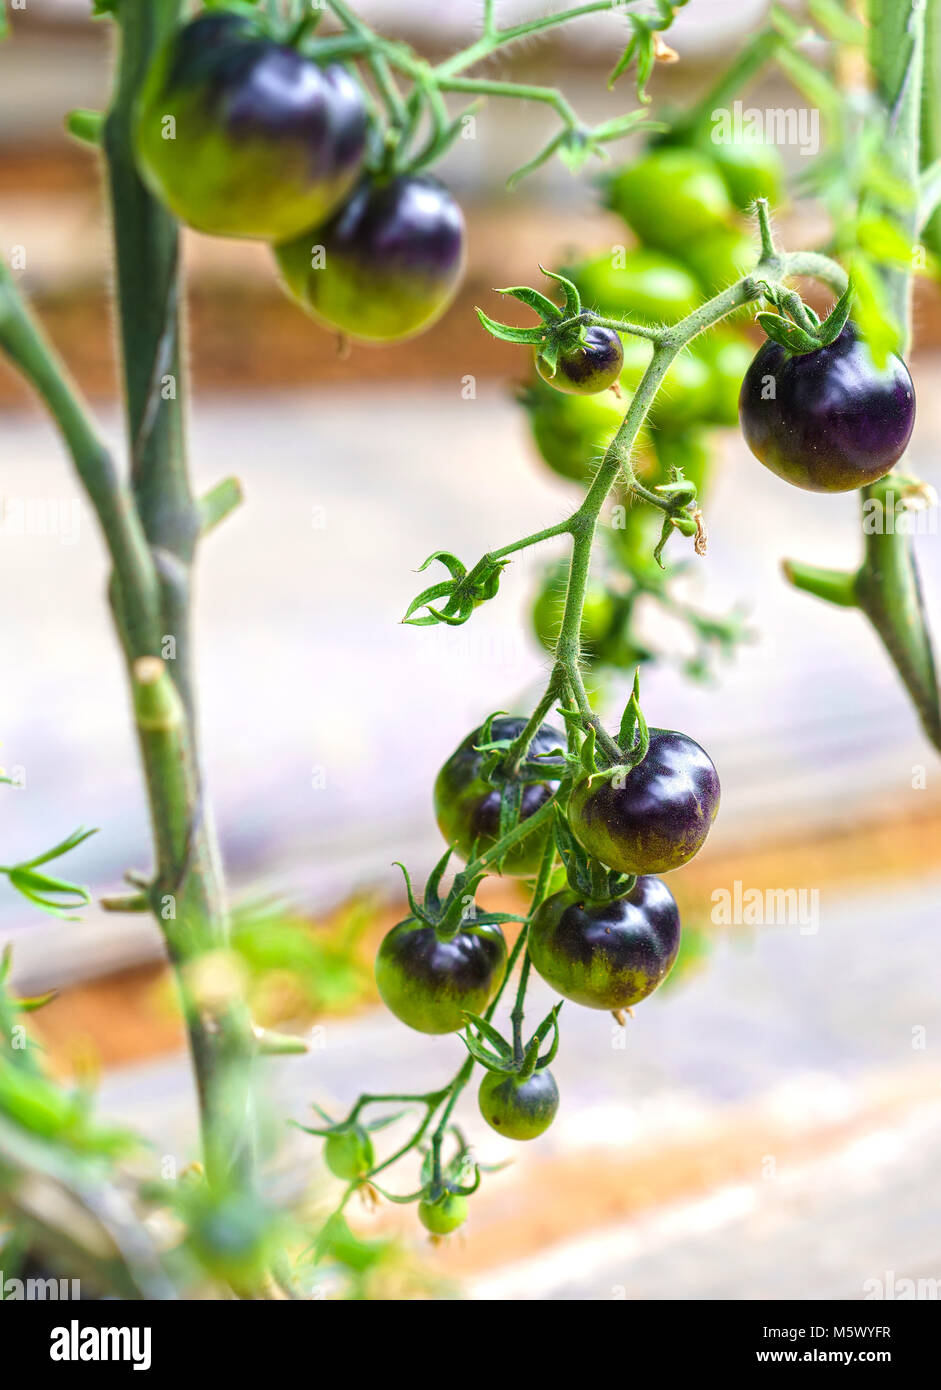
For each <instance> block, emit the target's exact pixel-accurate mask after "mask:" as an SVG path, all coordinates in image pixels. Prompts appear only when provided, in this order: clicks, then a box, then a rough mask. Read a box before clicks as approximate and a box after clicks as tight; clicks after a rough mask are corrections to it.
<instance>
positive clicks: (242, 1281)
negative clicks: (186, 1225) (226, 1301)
mask: <svg viewBox="0 0 941 1390" xmlns="http://www.w3.org/2000/svg"><path fill="white" fill-rule="evenodd" d="M190 1244H191V1246H192V1248H193V1250H194V1251H195V1253H196V1255H197V1256H198V1258H199V1260H200V1261H201V1263H202V1264H203V1265H204V1266H205V1267H206V1269H208V1270H209V1272H210V1273H211V1274H213V1275H215V1276H216V1278H219V1279H225V1280H227V1281H229V1282H230V1283H233V1284H236V1285H238V1286H239V1287H251V1286H253V1285H256V1284H258V1283H259V1282H260V1281H261V1280H262V1279H263V1278H264V1275H265V1272H266V1270H267V1267H268V1263H269V1260H270V1258H271V1256H272V1254H273V1253H274V1249H275V1247H276V1244H277V1232H276V1230H275V1228H274V1225H273V1223H272V1218H271V1214H270V1213H269V1212H267V1211H265V1210H264V1209H262V1208H261V1207H259V1205H258V1203H257V1202H255V1201H253V1200H251V1199H250V1198H247V1197H241V1196H230V1197H223V1198H222V1199H221V1200H219V1201H213V1202H212V1203H211V1204H210V1205H207V1207H206V1208H205V1210H203V1211H200V1212H199V1213H198V1214H197V1215H196V1217H195V1219H194V1220H193V1222H192V1224H191V1226H190Z"/></svg>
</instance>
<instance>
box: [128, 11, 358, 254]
mask: <svg viewBox="0 0 941 1390" xmlns="http://www.w3.org/2000/svg"><path fill="white" fill-rule="evenodd" d="M171 117H172V120H173V126H172V127H171V126H170V125H169V124H168V118H171ZM366 129H367V115H366V108H365V105H364V103H363V98H362V95H361V93H360V90H359V88H358V86H357V85H356V83H355V82H354V80H353V79H352V77H351V76H350V75H349V73H348V72H347V71H346V69H345V68H343V67H341V66H340V65H339V64H331V65H329V66H327V67H319V66H318V65H317V64H316V63H314V62H312V61H311V60H310V59H308V58H304V57H302V56H301V55H300V54H299V53H298V52H297V51H296V50H295V49H293V48H289V47H287V46H286V45H284V44H279V43H275V42H274V41H273V40H271V39H269V38H266V37H264V36H263V35H262V34H261V33H260V32H259V30H258V29H257V27H256V26H255V25H254V23H253V22H252V20H251V19H248V18H245V17H243V16H240V15H234V14H226V13H222V12H220V13H215V14H203V15H200V16H199V17H198V18H197V19H194V20H193V21H192V22H191V23H190V24H186V25H184V26H183V27H182V28H181V29H179V30H177V31H176V33H175V34H173V35H172V36H171V37H170V39H169V40H168V41H167V43H166V44H165V46H164V47H163V49H162V50H161V51H160V53H159V54H158V55H157V57H156V59H155V61H154V64H153V66H152V68H151V70H150V72H149V73H148V76H147V79H146V81H145V84H144V87H143V89H142V91H141V96H140V100H139V103H138V109H137V116H136V124H135V140H136V146H137V157H138V163H139V166H140V169H141V173H142V175H143V177H144V179H145V181H146V182H147V183H148V184H149V186H150V187H151V189H152V190H153V191H154V193H155V194H156V195H157V196H158V197H159V198H160V199H161V200H162V201H163V202H164V203H166V204H167V206H168V207H169V208H170V209H171V211H172V212H174V213H175V214H176V216H177V217H179V218H180V219H181V220H182V221H184V222H187V223H188V224H189V225H190V226H192V227H196V228H197V229H198V230H199V231H203V232H209V233H212V234H213V235H216V236H234V237H257V238H261V239H263V240H269V241H279V240H282V239H284V238H285V237H291V236H296V235H297V233H298V232H300V231H302V230H303V229H304V228H305V227H309V226H311V225H312V224H313V223H316V222H321V221H323V219H324V218H325V217H329V216H330V214H331V213H332V212H333V211H334V209H335V208H336V207H338V206H339V204H340V203H341V201H342V200H343V198H345V197H346V195H347V194H348V193H349V191H350V190H351V188H352V187H353V185H354V184H355V183H356V180H357V179H358V178H359V176H360V173H361V171H362V167H363V156H364V152H365V145H366ZM171 130H172V138H169V133H170V131H171Z"/></svg>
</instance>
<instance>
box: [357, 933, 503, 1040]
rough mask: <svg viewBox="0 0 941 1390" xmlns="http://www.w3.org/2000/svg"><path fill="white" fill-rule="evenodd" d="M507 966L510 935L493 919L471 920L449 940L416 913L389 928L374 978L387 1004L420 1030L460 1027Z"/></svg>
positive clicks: (497, 983)
mask: <svg viewBox="0 0 941 1390" xmlns="http://www.w3.org/2000/svg"><path fill="white" fill-rule="evenodd" d="M505 970H506V941H505V940H504V938H503V932H502V931H501V930H500V928H499V927H498V926H496V925H494V924H493V923H484V924H482V925H479V926H478V925H476V924H474V923H468V925H467V926H465V927H463V928H462V929H461V930H460V931H459V932H458V933H457V935H456V936H454V937H452V938H451V940H450V941H444V940H442V939H441V937H439V936H438V934H437V932H436V931H435V929H434V927H428V926H426V925H425V924H424V922H420V921H419V920H418V919H417V918H416V917H406V918H405V920H404V921H403V922H399V923H398V925H397V926H395V927H393V928H392V930H391V931H390V932H387V934H386V936H385V937H384V939H383V942H382V945H381V946H380V947H379V953H378V955H377V956H376V984H377V985H378V986H379V993H380V994H381V995H382V999H383V1002H384V1003H385V1005H386V1006H387V1008H389V1009H391V1011H392V1012H393V1013H394V1014H395V1016H396V1018H399V1019H401V1020H402V1022H403V1023H407V1024H408V1026H409V1028H415V1029H417V1030H418V1032H419V1033H456V1032H457V1030H458V1029H459V1028H463V1027H464V1024H465V1023H466V1021H467V1020H466V1019H465V1018H464V1011H465V1010H467V1012H468V1013H474V1014H482V1013H483V1012H484V1010H485V1009H486V1007H487V1005H488V1004H489V1003H490V1001H491V999H492V998H493V996H494V994H495V993H496V991H497V989H498V988H499V986H500V982H501V981H502V979H503V974H504V971H505Z"/></svg>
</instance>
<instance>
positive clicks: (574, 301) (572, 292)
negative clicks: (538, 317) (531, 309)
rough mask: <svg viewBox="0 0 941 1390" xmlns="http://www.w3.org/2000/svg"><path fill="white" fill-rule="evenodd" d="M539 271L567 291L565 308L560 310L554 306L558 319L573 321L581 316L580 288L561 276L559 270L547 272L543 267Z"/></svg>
mask: <svg viewBox="0 0 941 1390" xmlns="http://www.w3.org/2000/svg"><path fill="white" fill-rule="evenodd" d="M539 269H540V270H541V271H542V273H543V275H545V276H546V278H547V279H549V280H555V281H556V282H557V283H558V284H560V285H561V286H562V288H563V290H564V291H565V304H564V306H563V308H562V309H561V310H559V309H557V308H556V306H555V305H554V304H553V306H552V307H553V308H554V309H555V312H556V317H557V318H567V319H572V318H575V317H576V315H578V314H580V313H581V312H582V297H581V295H580V294H579V292H578V286H577V285H576V284H575V283H574V282H573V281H572V280H569V279H568V278H567V277H566V276H565V275H560V274H559V272H558V271H557V270H547V269H546V267H545V266H544V265H541V266H540V267H539Z"/></svg>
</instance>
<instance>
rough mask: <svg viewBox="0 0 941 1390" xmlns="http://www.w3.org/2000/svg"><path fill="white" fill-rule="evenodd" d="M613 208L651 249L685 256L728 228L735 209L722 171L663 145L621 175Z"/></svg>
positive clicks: (611, 192)
mask: <svg viewBox="0 0 941 1390" xmlns="http://www.w3.org/2000/svg"><path fill="white" fill-rule="evenodd" d="M608 205H609V206H610V207H611V208H612V209H613V210H614V211H615V212H617V213H620V215H621V216H622V217H623V218H624V220H625V222H626V223H627V224H628V226H629V227H631V228H632V229H633V231H634V232H635V233H636V235H637V236H638V238H639V239H640V240H641V241H643V242H646V243H647V245H648V246H655V247H659V248H661V249H662V250H664V251H674V252H677V253H679V254H680V255H682V256H684V258H685V253H686V249H687V247H688V246H689V244H690V243H691V242H692V241H693V240H694V239H696V238H698V237H701V236H706V235H708V234H709V233H711V232H714V231H716V230H717V229H719V228H721V227H723V226H724V225H726V224H727V223H728V222H729V220H730V218H731V217H732V213H733V208H732V204H731V202H730V201H729V195H728V193H727V192H726V187H725V184H724V183H723V181H722V176H721V175H720V173H719V171H718V169H717V168H716V166H715V164H714V163H713V161H712V160H711V159H709V158H707V156H706V155H704V154H703V153H701V151H699V150H690V149H682V148H671V147H669V146H660V147H658V148H656V149H652V150H649V151H648V152H647V153H646V154H645V155H643V156H642V157H641V158H640V159H638V160H637V161H636V162H635V163H633V164H628V165H626V166H625V167H624V168H623V169H621V170H620V172H619V173H617V174H615V175H614V177H613V178H612V179H611V181H610V183H609V185H608Z"/></svg>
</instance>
